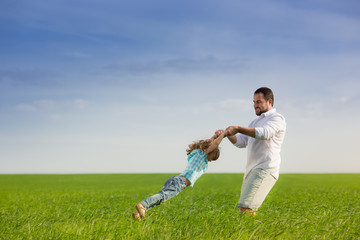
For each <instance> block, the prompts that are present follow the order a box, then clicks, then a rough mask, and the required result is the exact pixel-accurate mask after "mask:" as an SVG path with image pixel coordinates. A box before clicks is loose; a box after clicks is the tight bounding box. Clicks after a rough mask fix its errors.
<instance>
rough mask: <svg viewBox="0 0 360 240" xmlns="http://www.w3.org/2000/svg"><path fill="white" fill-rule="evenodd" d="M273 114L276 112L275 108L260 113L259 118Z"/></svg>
mask: <svg viewBox="0 0 360 240" xmlns="http://www.w3.org/2000/svg"><path fill="white" fill-rule="evenodd" d="M275 112H276V109H275V108H272V109H271V110H269V111H267V112H264V113H262V114H261V115H260V116H261V117H267V116H269V115H271V114H273V113H275Z"/></svg>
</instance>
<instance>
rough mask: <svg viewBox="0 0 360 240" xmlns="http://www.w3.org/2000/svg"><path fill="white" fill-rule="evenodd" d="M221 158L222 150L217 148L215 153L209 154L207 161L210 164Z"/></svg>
mask: <svg viewBox="0 0 360 240" xmlns="http://www.w3.org/2000/svg"><path fill="white" fill-rule="evenodd" d="M219 156H220V150H219V148H216V149H215V150H214V151H212V152H211V153H209V154H208V156H207V159H208V161H209V162H211V161H215V160H217V159H218V158H219Z"/></svg>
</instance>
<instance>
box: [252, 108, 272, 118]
mask: <svg viewBox="0 0 360 240" xmlns="http://www.w3.org/2000/svg"><path fill="white" fill-rule="evenodd" d="M258 109H260V108H258ZM267 111H269V110H268V109H265V110H262V111H261V110H260V112H259V113H257V112H256V109H255V114H256V115H257V116H260V115H261V114H263V113H266V112H267Z"/></svg>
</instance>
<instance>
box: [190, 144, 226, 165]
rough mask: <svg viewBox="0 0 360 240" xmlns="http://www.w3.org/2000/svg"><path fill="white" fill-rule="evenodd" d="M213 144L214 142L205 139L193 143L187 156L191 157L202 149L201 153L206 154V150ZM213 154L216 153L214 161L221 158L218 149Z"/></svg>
mask: <svg viewBox="0 0 360 240" xmlns="http://www.w3.org/2000/svg"><path fill="white" fill-rule="evenodd" d="M211 142H212V140H211V139H205V140H200V141H197V142H193V143H192V144H190V145H189V148H188V149H186V153H187V155H189V154H190V153H191V152H192V151H193V150H195V149H200V150H201V151H203V152H205V150H206V149H207V148H208V147H209V146H210V144H211ZM212 152H216V155H215V159H212V161H215V160H217V159H218V158H219V156H220V150H219V148H218V147H217V148H215V149H214V151H212Z"/></svg>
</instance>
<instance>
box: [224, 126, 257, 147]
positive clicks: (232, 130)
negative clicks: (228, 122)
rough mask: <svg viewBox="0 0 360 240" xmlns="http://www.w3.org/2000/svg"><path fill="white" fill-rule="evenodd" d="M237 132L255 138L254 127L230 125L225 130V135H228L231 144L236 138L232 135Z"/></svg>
mask: <svg viewBox="0 0 360 240" xmlns="http://www.w3.org/2000/svg"><path fill="white" fill-rule="evenodd" d="M237 133H241V134H244V135H246V136H249V137H253V138H255V128H248V127H241V126H230V127H228V128H227V129H226V130H225V136H227V137H228V139H229V140H230V142H231V143H232V144H235V143H236V141H237V139H236V137H235V136H234V135H235V134H237Z"/></svg>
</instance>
